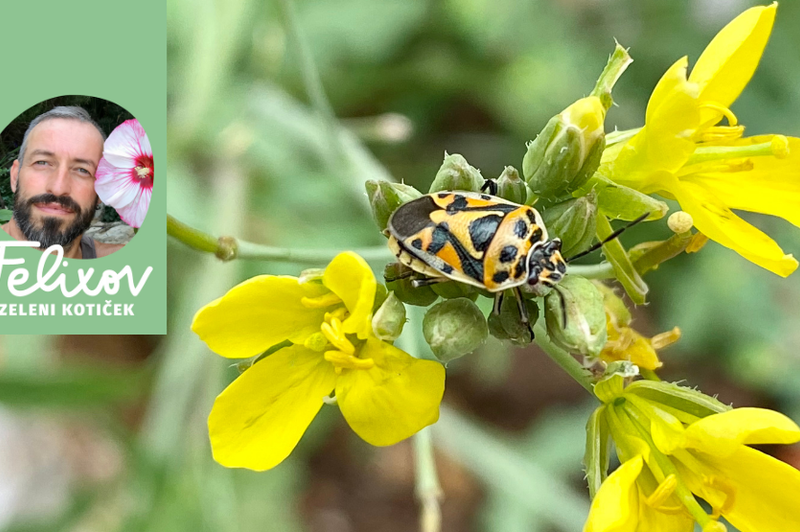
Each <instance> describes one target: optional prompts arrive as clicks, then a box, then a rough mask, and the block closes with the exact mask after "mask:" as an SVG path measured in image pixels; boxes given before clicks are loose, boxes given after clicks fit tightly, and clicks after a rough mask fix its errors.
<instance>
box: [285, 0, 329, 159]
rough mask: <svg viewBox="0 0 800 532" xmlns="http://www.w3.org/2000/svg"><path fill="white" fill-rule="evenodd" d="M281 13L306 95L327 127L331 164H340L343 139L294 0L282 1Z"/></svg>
mask: <svg viewBox="0 0 800 532" xmlns="http://www.w3.org/2000/svg"><path fill="white" fill-rule="evenodd" d="M280 5H281V11H282V14H283V20H284V23H285V25H286V29H287V31H288V33H289V36H290V38H291V39H292V40H294V42H295V45H296V46H297V50H298V55H299V56H300V68H301V70H302V74H303V84H304V85H305V89H306V94H308V98H309V99H310V100H311V105H312V106H313V107H314V109H315V110H316V111H317V113H319V114H320V116H321V117H322V120H323V125H324V127H325V133H326V135H327V137H328V148H329V152H330V153H329V155H330V162H332V163H336V162H340V161H339V159H340V158H342V156H343V154H344V150H343V149H342V143H341V139H340V138H339V134H338V133H337V122H336V114H335V113H334V112H333V107H332V106H331V103H330V101H328V97H327V96H326V95H325V87H324V86H323V85H322V79H321V78H320V75H319V70H318V69H317V65H316V63H314V57H313V56H312V54H311V47H310V46H309V45H308V40H307V39H306V38H305V35H304V34H303V30H302V28H301V27H300V24H299V23H298V21H297V13H296V12H295V8H294V2H293V1H292V0H281V2H280Z"/></svg>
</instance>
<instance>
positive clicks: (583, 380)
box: [533, 320, 594, 395]
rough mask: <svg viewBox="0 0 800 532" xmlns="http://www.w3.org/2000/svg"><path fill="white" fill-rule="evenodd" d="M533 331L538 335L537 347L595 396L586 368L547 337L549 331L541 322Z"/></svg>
mask: <svg viewBox="0 0 800 532" xmlns="http://www.w3.org/2000/svg"><path fill="white" fill-rule="evenodd" d="M533 329H534V333H535V334H536V345H538V346H539V347H541V348H542V351H544V352H545V353H547V356H549V357H550V358H551V359H552V360H553V362H555V363H556V364H558V365H559V366H560V367H561V369H563V370H564V371H566V372H567V373H568V374H569V376H570V377H572V378H573V379H575V380H576V381H577V382H578V384H580V385H581V386H583V387H584V388H585V389H586V391H587V392H589V393H590V394H592V395H594V387H593V386H592V380H591V378H590V376H589V372H588V371H587V370H586V368H584V367H583V366H582V365H581V363H580V362H578V361H577V360H575V358H573V356H572V355H570V354H569V353H568V352H567V351H564V350H563V349H561V348H560V347H558V346H556V345H555V344H554V343H553V342H551V341H550V338H549V337H548V336H547V330H545V328H544V326H543V325H542V324H541V320H540V321H539V322H538V323H537V324H536V326H535V327H534V328H533Z"/></svg>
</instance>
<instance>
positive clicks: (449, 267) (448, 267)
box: [442, 264, 453, 274]
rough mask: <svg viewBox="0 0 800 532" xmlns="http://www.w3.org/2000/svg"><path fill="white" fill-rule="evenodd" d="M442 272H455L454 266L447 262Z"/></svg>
mask: <svg viewBox="0 0 800 532" xmlns="http://www.w3.org/2000/svg"><path fill="white" fill-rule="evenodd" d="M442 272H444V273H448V274H449V273H453V267H452V266H450V265H449V264H445V265H444V266H442Z"/></svg>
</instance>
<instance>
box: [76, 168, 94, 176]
mask: <svg viewBox="0 0 800 532" xmlns="http://www.w3.org/2000/svg"><path fill="white" fill-rule="evenodd" d="M78 173H81V174H85V175H92V173H91V172H90V171H89V170H87V169H86V168H78Z"/></svg>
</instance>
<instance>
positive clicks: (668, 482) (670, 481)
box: [644, 474, 678, 509]
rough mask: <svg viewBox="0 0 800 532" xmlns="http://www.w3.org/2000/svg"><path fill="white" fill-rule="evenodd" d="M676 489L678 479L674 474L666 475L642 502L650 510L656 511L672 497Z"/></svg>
mask: <svg viewBox="0 0 800 532" xmlns="http://www.w3.org/2000/svg"><path fill="white" fill-rule="evenodd" d="M676 487H678V478H677V477H676V476H675V475H674V474H671V475H668V476H667V478H665V479H664V480H663V481H662V482H661V484H659V485H658V487H657V488H656V489H655V491H653V493H651V494H650V496H649V497H648V498H646V499H645V501H644V502H645V503H646V504H647V505H648V506H650V507H651V508H655V509H658V508H659V507H660V506H661V505H662V504H664V503H665V502H666V500H667V499H669V498H670V497H672V494H673V493H674V492H675V488H676Z"/></svg>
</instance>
